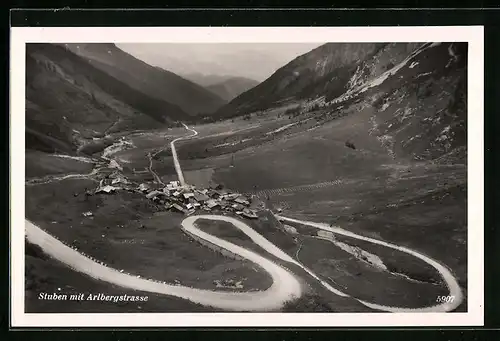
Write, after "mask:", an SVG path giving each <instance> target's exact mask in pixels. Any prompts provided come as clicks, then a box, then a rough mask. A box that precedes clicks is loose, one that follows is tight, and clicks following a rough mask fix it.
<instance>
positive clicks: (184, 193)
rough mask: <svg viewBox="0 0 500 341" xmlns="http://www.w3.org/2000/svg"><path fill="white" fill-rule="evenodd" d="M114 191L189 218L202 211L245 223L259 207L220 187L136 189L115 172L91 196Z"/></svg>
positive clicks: (175, 184)
mask: <svg viewBox="0 0 500 341" xmlns="http://www.w3.org/2000/svg"><path fill="white" fill-rule="evenodd" d="M117 190H128V191H133V192H139V193H142V194H144V195H145V196H146V198H148V199H150V200H153V201H154V202H155V203H157V204H159V205H163V206H164V207H165V208H166V209H169V210H175V211H178V212H182V213H184V214H186V215H191V214H193V213H194V212H196V210H205V211H223V212H224V211H225V212H233V213H236V214H237V215H240V216H243V217H246V218H249V219H256V218H258V217H257V214H256V212H257V211H256V209H257V208H258V204H259V203H258V202H257V200H256V199H255V197H254V198H248V197H246V196H244V195H242V194H239V193H234V192H230V191H227V190H225V189H223V188H222V186H220V185H216V186H211V187H210V188H205V189H198V188H196V186H192V185H187V184H186V185H181V184H180V183H179V181H170V182H169V183H168V184H166V185H164V186H163V185H162V186H158V185H156V184H155V185H153V184H147V183H141V184H140V185H139V186H137V184H134V183H132V182H130V181H129V180H128V179H126V178H125V177H124V176H123V175H122V174H121V173H120V172H119V171H117V170H115V171H114V172H112V173H111V174H109V175H107V176H106V177H105V178H103V179H101V180H100V182H99V186H98V187H97V188H96V189H95V190H94V191H93V193H92V194H94V193H95V194H99V193H107V194H110V193H114V192H115V191H117Z"/></svg>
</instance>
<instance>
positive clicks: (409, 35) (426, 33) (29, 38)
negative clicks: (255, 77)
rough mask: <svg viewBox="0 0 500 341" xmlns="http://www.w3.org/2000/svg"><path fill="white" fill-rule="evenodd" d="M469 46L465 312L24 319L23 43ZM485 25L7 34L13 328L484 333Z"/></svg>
mask: <svg viewBox="0 0 500 341" xmlns="http://www.w3.org/2000/svg"><path fill="white" fill-rule="evenodd" d="M428 41H433V42H454V41H457V42H458V41H460V42H468V43H469V58H468V96H467V99H468V100H467V103H468V117H472V119H468V122H467V127H468V132H467V135H468V143H467V148H468V149H467V150H468V153H467V155H468V179H467V181H468V191H467V193H468V243H467V250H468V264H467V268H468V283H467V303H468V312H467V313H395V314H390V313H184V314H176V313H168V314H157V313H154V314H153V313H139V314H129V313H124V314H98V315H97V314H25V313H24V233H23V228H24V217H25V214H24V190H25V188H24V162H25V161H24V157H22V155H23V154H24V150H25V149H24V148H25V140H24V129H25V117H24V115H25V114H24V113H25V89H24V87H25V43H30V42H54V43H55V42H59V43H70V42H75V43H77V42H115V43H137V42H141V43H169V42H170V43H181V42H184V43H194V42H196V43H201V42H206V43H231V42H233V43H236V42H237V43H251V42H254V43H266V42H268V43H277V42H283V43H294V42H295V43H305V42H308V43H311V42H319V43H322V42H428ZM483 44H484V38H483V26H449V27H443V26H434V27H429V26H425V27H300V28H299V27H252V28H250V27H103V28H101V27H70V28H66V27H64V28H55V27H40V28H38V27H36V28H35V27H13V28H11V55H10V56H11V68H10V76H11V93H10V95H11V109H10V110H11V111H10V124H11V127H10V128H11V136H10V138H11V140H10V143H11V153H10V155H11V160H10V162H11V226H10V228H11V229H10V232H11V279H12V280H11V297H12V301H11V313H12V315H11V316H12V318H11V323H12V326H13V327H28V326H31V327H87V326H88V327H105V326H113V327H121V326H123V327H150V326H151V327H207V326H214V327H358V326H364V327H373V326H408V327H409V326H482V325H483V324H484V317H483V310H484V304H483V302H484V297H483V288H484V276H483V275H484V273H483V272H484V269H483V233H484V231H483V230H484V221H483V191H484V189H483V186H484V185H483V174H484V169H483V160H484V158H483V120H484V110H483V73H484V46H483Z"/></svg>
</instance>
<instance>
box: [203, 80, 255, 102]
mask: <svg viewBox="0 0 500 341" xmlns="http://www.w3.org/2000/svg"><path fill="white" fill-rule="evenodd" d="M258 84H259V82H257V81H254V80H253V79H248V78H243V77H232V78H229V79H227V80H225V81H222V82H219V83H215V84H212V85H208V86H206V88H207V89H208V90H210V91H212V92H213V93H215V94H216V95H218V96H219V97H221V98H223V99H225V100H226V101H230V100H232V99H233V98H235V97H237V96H239V95H240V94H242V93H243V92H245V91H248V90H249V89H251V88H253V87H255V86H256V85H258Z"/></svg>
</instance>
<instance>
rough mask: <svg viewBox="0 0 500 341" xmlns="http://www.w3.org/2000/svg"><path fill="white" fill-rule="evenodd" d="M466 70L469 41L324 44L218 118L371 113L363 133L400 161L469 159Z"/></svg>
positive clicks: (233, 103)
mask: <svg viewBox="0 0 500 341" xmlns="http://www.w3.org/2000/svg"><path fill="white" fill-rule="evenodd" d="M466 67H467V44H466V43H390V44H371V43H364V44H333V43H332V44H325V45H323V46H320V47H319V48H317V49H315V50H313V51H311V52H310V53H307V54H305V55H302V56H300V57H298V58H296V59H295V60H293V61H292V62H290V63H289V64H287V65H285V66H284V67H282V68H281V69H279V70H278V71H277V72H276V73H275V74H273V75H272V76H271V77H270V78H268V79H267V80H266V81H264V82H263V83H261V84H259V85H258V86H256V87H255V88H252V89H251V90H249V91H247V92H245V93H243V94H241V95H240V96H238V97H237V98H235V99H234V100H232V101H231V102H230V103H229V104H228V105H226V106H225V107H223V108H221V109H220V110H219V111H218V112H217V113H216V114H215V116H216V117H219V118H227V117H232V116H238V115H245V114H249V113H252V112H257V111H262V110H267V109H270V108H273V107H282V106H285V105H288V106H290V105H295V106H297V105H298V107H296V108H295V109H289V110H288V112H286V114H288V115H289V116H290V115H292V116H297V115H299V116H300V115H308V116H312V117H314V118H315V119H316V120H317V121H318V122H326V121H328V120H334V119H336V118H338V117H341V116H345V115H357V114H358V113H360V112H366V111H365V110H370V111H372V114H371V116H370V121H369V124H370V125H371V129H370V130H369V131H366V132H359V133H360V134H363V133H366V134H370V135H373V136H376V137H377V139H378V141H379V143H380V144H382V145H383V146H384V147H385V148H386V150H387V153H388V154H389V155H391V156H392V157H393V158H398V157H411V158H414V159H417V160H419V159H431V160H437V159H439V160H443V159H446V158H450V159H452V160H455V161H458V160H461V161H460V162H463V161H465V157H466V150H465V149H466V148H465V147H466V119H467V106H466V103H467V102H466V88H467V69H466ZM360 120H361V116H360ZM354 144H355V141H354Z"/></svg>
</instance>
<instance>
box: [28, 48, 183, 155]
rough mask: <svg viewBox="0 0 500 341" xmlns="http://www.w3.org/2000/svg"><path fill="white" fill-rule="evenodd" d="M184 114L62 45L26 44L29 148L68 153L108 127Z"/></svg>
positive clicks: (146, 124) (146, 125)
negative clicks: (100, 68)
mask: <svg viewBox="0 0 500 341" xmlns="http://www.w3.org/2000/svg"><path fill="white" fill-rule="evenodd" d="M186 116H187V114H186V113H184V112H183V111H182V110H181V109H180V108H179V107H177V106H175V105H172V104H170V103H168V102H165V101H162V100H158V99H155V98H152V97H149V96H148V95H146V94H144V93H141V92H139V91H136V90H134V89H133V88H131V87H129V86H128V85H127V84H125V83H123V82H121V81H119V80H117V79H115V78H113V77H111V76H109V75H108V74H106V73H105V72H102V71H101V70H99V69H98V68H95V67H94V66H93V65H91V64H90V63H88V62H87V61H86V60H84V59H82V58H81V57H79V56H77V55H75V54H73V53H72V52H70V51H68V50H66V49H64V48H63V47H60V46H55V45H52V44H28V45H27V46H26V146H27V148H28V149H38V150H42V151H46V152H55V151H62V152H69V151H73V150H76V149H77V147H78V146H79V145H81V144H82V143H83V141H85V140H87V139H91V138H93V137H102V136H103V135H105V134H107V133H109V132H112V131H120V130H128V129H153V128H157V127H161V126H162V125H165V124H168V123H170V122H172V121H174V120H179V119H182V118H183V117H186Z"/></svg>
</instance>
